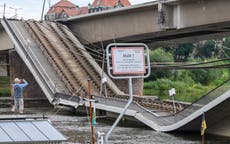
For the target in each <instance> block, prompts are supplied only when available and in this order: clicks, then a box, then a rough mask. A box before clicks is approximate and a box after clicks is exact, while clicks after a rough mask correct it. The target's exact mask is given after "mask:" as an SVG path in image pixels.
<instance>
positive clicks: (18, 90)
mask: <svg viewBox="0 0 230 144" xmlns="http://www.w3.org/2000/svg"><path fill="white" fill-rule="evenodd" d="M27 85H28V83H27V81H26V80H24V79H22V80H21V79H19V78H15V79H14V84H12V87H13V91H14V106H13V108H12V111H13V112H15V110H19V113H20V114H22V113H23V110H24V100H23V90H24V88H25V87H26V86H27Z"/></svg>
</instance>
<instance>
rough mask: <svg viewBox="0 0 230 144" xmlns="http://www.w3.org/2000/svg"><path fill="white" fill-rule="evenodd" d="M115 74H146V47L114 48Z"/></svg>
mask: <svg viewBox="0 0 230 144" xmlns="http://www.w3.org/2000/svg"><path fill="white" fill-rule="evenodd" d="M111 50H112V67H113V74H144V73H146V69H145V57H144V47H128V48H127V47H113V48H112V49H111Z"/></svg>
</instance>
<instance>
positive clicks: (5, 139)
mask: <svg viewBox="0 0 230 144" xmlns="http://www.w3.org/2000/svg"><path fill="white" fill-rule="evenodd" d="M65 140H66V138H65V137H64V136H63V135H62V134H61V133H60V132H59V131H57V130H56V129H55V128H54V127H53V126H52V125H51V123H50V122H49V121H48V120H24V121H23V120H3V121H0V143H9V144H10V143H38V142H42V143H59V142H63V141H65Z"/></svg>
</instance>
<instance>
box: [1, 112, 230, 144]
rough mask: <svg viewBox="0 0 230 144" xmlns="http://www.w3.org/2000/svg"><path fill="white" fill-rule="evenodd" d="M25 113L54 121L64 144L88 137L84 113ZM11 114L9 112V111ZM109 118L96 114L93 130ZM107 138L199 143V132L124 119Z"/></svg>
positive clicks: (106, 125)
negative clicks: (158, 129) (160, 128)
mask: <svg viewBox="0 0 230 144" xmlns="http://www.w3.org/2000/svg"><path fill="white" fill-rule="evenodd" d="M26 113H27V116H30V115H33V116H34V115H36V116H42V115H43V113H46V115H45V116H47V117H48V118H49V119H50V120H51V121H52V123H53V125H54V126H55V127H56V128H57V129H58V130H59V131H60V132H61V133H62V134H64V135H65V136H66V137H67V138H68V141H67V142H65V143H64V144H87V143H88V142H90V139H91V129H90V126H89V121H88V117H87V116H76V115H73V114H71V113H70V112H69V111H63V110H61V111H60V110H58V109H55V110H53V109H52V108H49V109H41V108H40V109H34V108H30V109H26ZM0 114H1V115H3V114H7V115H8V114H9V109H1V111H0ZM11 114H12V113H11ZM111 125H112V121H110V120H108V119H106V118H104V117H103V118H98V119H97V124H96V125H95V127H94V129H95V133H97V131H100V132H104V133H106V132H108V130H109V129H110V128H111ZM109 142H110V143H112V144H200V143H201V137H200V133H161V132H156V131H153V130H151V129H149V128H148V127H143V126H134V125H133V124H129V123H127V124H126V123H125V122H124V123H123V124H122V126H121V125H120V126H117V127H116V128H115V130H114V131H113V132H112V134H111V137H110V138H109ZM206 143H207V144H230V138H226V137H219V136H214V135H207V136H206Z"/></svg>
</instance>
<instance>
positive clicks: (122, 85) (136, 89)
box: [113, 79, 144, 96]
mask: <svg viewBox="0 0 230 144" xmlns="http://www.w3.org/2000/svg"><path fill="white" fill-rule="evenodd" d="M113 81H114V83H115V84H116V85H117V87H118V88H119V89H120V90H121V91H123V92H124V93H126V94H128V93H129V85H128V82H129V80H126V79H123V80H113ZM132 82H133V94H134V95H138V96H142V95H143V85H144V79H133V80H132Z"/></svg>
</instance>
